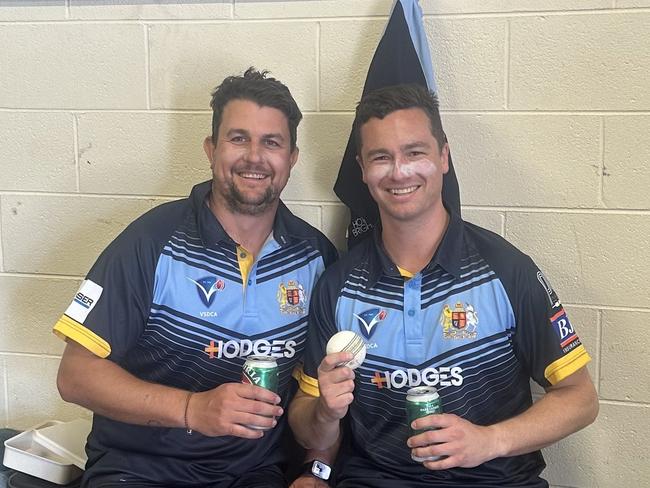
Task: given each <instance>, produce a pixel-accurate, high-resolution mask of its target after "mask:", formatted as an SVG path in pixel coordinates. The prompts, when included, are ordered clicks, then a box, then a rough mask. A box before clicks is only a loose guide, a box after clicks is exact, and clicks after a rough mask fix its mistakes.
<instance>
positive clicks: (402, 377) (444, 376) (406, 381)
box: [370, 366, 463, 390]
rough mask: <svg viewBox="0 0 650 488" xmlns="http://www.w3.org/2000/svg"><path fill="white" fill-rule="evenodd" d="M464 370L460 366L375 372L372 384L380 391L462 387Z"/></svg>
mask: <svg viewBox="0 0 650 488" xmlns="http://www.w3.org/2000/svg"><path fill="white" fill-rule="evenodd" d="M462 373H463V368H461V367H460V366H454V367H451V368H449V367H446V366H441V367H439V368H425V369H423V370H419V369H415V368H408V369H396V370H393V371H375V374H374V376H373V377H372V378H371V379H370V382H371V383H372V384H373V385H375V386H376V387H377V388H379V389H380V390H381V389H382V388H393V389H399V388H413V387H415V386H420V385H425V386H461V385H462V384H463V374H462Z"/></svg>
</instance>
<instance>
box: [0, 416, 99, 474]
mask: <svg viewBox="0 0 650 488" xmlns="http://www.w3.org/2000/svg"><path fill="white" fill-rule="evenodd" d="M70 424H72V426H71V428H68V425H70ZM89 431H90V421H88V420H83V419H79V420H78V421H73V422H67V423H64V422H60V421H58V420H50V421H48V422H43V423H42V424H38V425H35V426H34V427H31V428H29V429H27V430H26V431H25V432H23V433H21V434H18V435H16V436H14V437H12V438H11V439H7V440H6V441H5V454H4V460H3V462H4V465H5V466H7V467H8V468H12V469H15V470H16V471H20V472H23V473H27V474H30V475H32V476H36V477H37V478H41V479H44V480H47V481H51V482H52V483H56V484H59V485H66V484H68V483H70V482H72V481H74V480H75V479H77V478H79V477H80V476H81V474H82V473H83V466H84V464H85V462H86V459H85V454H81V456H80V455H79V454H80V453H79V451H78V445H79V443H80V442H83V443H84V444H85V440H86V437H87V436H88V432H89ZM62 439H63V445H61V444H59V442H60V441H61V440H62ZM80 439H82V440H80ZM52 448H53V449H52ZM82 453H83V449H82Z"/></svg>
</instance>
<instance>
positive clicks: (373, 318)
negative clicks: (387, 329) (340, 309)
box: [353, 308, 387, 339]
mask: <svg viewBox="0 0 650 488" xmlns="http://www.w3.org/2000/svg"><path fill="white" fill-rule="evenodd" d="M353 315H354V316H355V317H356V318H357V320H358V321H359V329H360V330H361V333H362V334H363V335H364V337H365V338H366V339H370V337H371V336H372V334H373V332H374V331H375V326H376V325H377V324H378V323H379V322H381V321H382V320H384V319H385V318H386V315H387V313H386V310H382V309H380V308H371V309H369V310H366V311H364V312H361V313H360V314H356V313H355V314H353Z"/></svg>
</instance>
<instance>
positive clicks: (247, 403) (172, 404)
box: [57, 340, 283, 439]
mask: <svg viewBox="0 0 650 488" xmlns="http://www.w3.org/2000/svg"><path fill="white" fill-rule="evenodd" d="M98 378H101V381H98V380H97V379H98ZM57 386H58V388H59V392H60V393H61V397H62V398H63V399H64V400H65V401H67V402H72V403H76V404H78V405H81V406H83V407H86V408H88V409H90V410H92V411H93V412H95V413H98V414H100V415H103V416H105V417H109V418H112V419H114V420H118V421H121V422H127V423H132V424H138V425H150V426H162V427H185V424H186V420H187V425H188V426H189V427H190V428H191V429H193V430H196V431H198V432H200V433H202V434H204V435H208V436H222V435H233V436H237V437H243V438H248V439H256V438H259V437H262V435H263V432H262V431H259V430H254V429H249V428H247V427H244V425H258V426H260V427H273V426H275V424H276V421H275V420H274V419H273V418H272V417H278V416H280V415H282V413H283V411H282V408H281V407H279V406H278V405H277V403H279V401H280V398H279V397H278V396H277V395H276V394H275V393H272V392H270V391H268V390H265V389H263V388H260V387H257V386H253V385H245V384H239V383H227V384H224V385H221V386H219V387H217V388H214V389H212V390H208V391H205V392H199V393H193V394H191V396H189V395H190V392H188V391H184V390H180V389H177V388H171V387H168V386H164V385H159V384H155V383H149V382H147V381H143V380H141V379H138V378H136V377H135V376H133V375H132V374H130V373H129V372H128V371H126V370H124V369H123V368H121V367H120V366H119V365H117V364H115V363H114V362H112V361H110V360H108V359H103V358H100V357H98V356H96V355H95V354H93V353H92V352H90V351H88V350H87V349H86V348H84V347H83V346H81V345H80V344H78V343H76V342H74V341H72V340H68V341H67V344H66V348H65V351H64V353H63V357H62V358H61V364H60V366H59V372H58V377H57ZM188 396H189V398H188ZM188 400H189V403H188ZM186 412H187V419H186Z"/></svg>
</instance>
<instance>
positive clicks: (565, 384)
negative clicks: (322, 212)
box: [289, 85, 598, 488]
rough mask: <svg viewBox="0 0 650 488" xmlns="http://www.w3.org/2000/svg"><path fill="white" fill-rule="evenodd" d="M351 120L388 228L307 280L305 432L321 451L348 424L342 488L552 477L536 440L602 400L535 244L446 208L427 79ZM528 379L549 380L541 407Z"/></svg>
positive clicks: (571, 426)
mask: <svg viewBox="0 0 650 488" xmlns="http://www.w3.org/2000/svg"><path fill="white" fill-rule="evenodd" d="M353 131H354V133H355V137H356V143H357V144H356V145H357V160H358V162H359V164H360V166H361V169H362V173H363V180H364V182H365V183H366V184H367V185H368V189H369V190H370V194H371V195H372V197H373V198H374V200H375V201H376V202H377V204H378V207H379V213H380V216H381V226H380V227H379V228H378V229H376V231H375V233H374V235H373V236H372V237H370V238H368V239H366V240H365V241H364V242H362V243H360V244H358V245H357V246H356V247H355V248H353V249H352V250H351V251H350V253H349V254H348V255H347V256H346V257H344V258H343V259H342V260H340V261H339V262H338V263H336V264H334V265H333V266H331V267H329V268H328V269H327V270H326V271H325V272H324V274H323V275H322V277H321V279H320V281H319V283H318V285H317V287H316V289H315V291H314V295H313V297H312V302H311V313H310V329H309V334H308V344H307V348H306V357H305V360H304V371H303V373H302V376H301V378H300V391H299V392H298V393H297V395H296V397H295V398H294V400H293V402H292V404H291V407H290V410H289V422H290V424H291V426H292V428H293V430H294V433H295V435H296V438H297V439H298V441H299V442H300V443H302V444H303V446H305V447H307V448H315V449H326V448H329V447H330V446H332V445H334V444H335V443H336V442H338V441H339V440H340V436H341V435H342V433H343V434H344V437H343V442H342V448H341V452H340V456H339V459H340V462H339V466H337V467H338V468H339V469H338V472H337V473H334V478H335V479H336V482H337V484H336V486H337V487H340V488H347V487H353V488H363V487H373V488H384V487H385V488H394V487H400V488H401V487H413V488H419V487H430V486H437V487H443V486H444V487H468V488H469V487H472V488H479V487H480V488H502V487H524V486H525V487H535V488H542V487H548V483H547V482H546V481H545V480H543V479H542V478H541V477H540V476H539V475H540V473H541V471H542V470H543V469H544V467H545V464H544V460H543V458H542V455H541V453H540V449H541V448H543V447H545V446H548V445H549V444H552V443H554V442H556V441H558V440H560V439H562V438H563V437H565V436H567V435H569V434H571V433H573V432H575V431H577V430H579V429H581V428H583V427H585V426H586V425H588V424H590V423H591V422H593V420H594V419H595V417H596V415H597V412H598V401H597V396H596V392H595V389H594V386H593V384H592V382H591V379H590V377H589V374H588V372H587V370H586V367H585V366H586V364H587V363H588V362H589V361H590V357H589V354H588V353H587V351H586V350H585V348H584V346H583V345H582V344H581V342H580V339H579V338H578V336H577V334H576V332H575V331H574V329H573V326H572V325H571V323H570V322H569V319H568V318H567V315H566V313H565V311H564V308H563V306H562V304H561V303H560V301H559V299H558V298H557V295H556V294H555V292H554V291H553V288H552V287H551V285H550V283H549V282H548V280H547V279H546V278H545V277H544V275H543V274H542V272H541V271H540V270H539V269H538V268H537V266H536V265H535V264H534V263H533V261H532V260H531V259H530V258H529V257H528V256H526V255H525V254H523V253H521V252H520V251H518V250H517V249H515V248H514V247H513V246H512V245H510V244H509V243H508V242H506V241H505V240H503V239H502V238H501V237H500V236H498V235H496V234H493V233H491V232H489V231H487V230H485V229H482V228H480V227H477V226H475V225H472V224H470V223H467V222H464V221H463V220H462V219H461V218H460V216H459V215H457V214H456V213H455V212H454V211H452V210H450V209H448V208H447V207H446V206H445V202H443V200H442V197H441V190H442V184H443V183H442V182H443V175H444V174H445V173H446V172H447V171H448V155H449V147H448V144H447V143H445V140H446V138H445V135H444V132H443V129H442V123H441V120H440V114H439V111H438V103H437V99H436V97H435V96H434V95H433V94H431V93H429V92H428V91H427V90H426V88H423V87H421V86H417V85H400V86H393V87H387V88H382V89H379V90H376V91H374V92H371V93H369V94H367V95H365V96H364V97H363V99H362V100H361V102H360V103H359V105H358V107H357V110H356V118H355V121H354V125H353ZM340 331H346V332H345V333H346V335H344V336H339V335H337V336H335V338H334V340H333V341H334V343H335V344H331V343H330V346H329V347H328V348H327V350H326V344H327V343H328V341H329V340H330V339H331V338H332V336H334V335H335V334H336V333H337V332H338V333H340ZM354 334H356V335H357V336H359V337H360V339H361V340H359V339H355V336H354ZM359 342H361V343H362V344H359ZM337 343H338V344H337ZM364 346H365V347H364ZM332 351H342V352H332ZM364 354H366V355H365V360H364V357H363V355H364ZM349 361H354V363H353V364H351V366H358V367H356V369H354V370H353V368H352V367H349V366H348V365H346V363H348V362H349ZM360 362H363V364H361V365H359V364H358V363H360ZM530 378H533V379H534V380H535V381H536V382H537V383H538V384H540V385H541V386H542V387H543V388H544V389H545V390H546V394H545V395H544V396H543V397H542V398H541V399H540V400H539V401H537V402H536V403H535V404H533V402H532V398H531V391H530V386H529V385H530V383H529V381H530ZM407 397H408V403H407ZM419 400H424V401H421V402H420V403H418V401H419ZM414 402H415V403H418V408H416V409H414V408H413V403H414ZM440 404H441V408H442V412H443V413H436V412H440ZM407 405H409V411H410V412H411V413H412V412H413V411H415V410H418V409H419V413H420V414H417V415H415V416H411V417H409V418H411V419H415V420H413V421H412V422H410V420H407ZM420 407H422V408H420ZM429 412H433V413H431V414H429ZM418 417H419V418H418ZM344 419H345V422H343V420H344ZM342 425H343V426H345V427H344V428H342V427H341V426H342Z"/></svg>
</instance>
